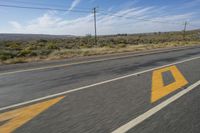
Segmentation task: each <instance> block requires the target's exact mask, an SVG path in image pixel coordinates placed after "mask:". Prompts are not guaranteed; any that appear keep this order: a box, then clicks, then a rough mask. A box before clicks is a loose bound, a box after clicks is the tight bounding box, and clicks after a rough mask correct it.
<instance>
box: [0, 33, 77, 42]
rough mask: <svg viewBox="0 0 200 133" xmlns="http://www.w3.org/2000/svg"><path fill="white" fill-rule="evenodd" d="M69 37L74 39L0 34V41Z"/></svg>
mask: <svg viewBox="0 0 200 133" xmlns="http://www.w3.org/2000/svg"><path fill="white" fill-rule="evenodd" d="M70 37H75V36H72V35H46V34H4V33H0V41H7V40H10V41H16V40H21V41H30V40H40V39H48V40H49V39H50V40H51V39H66V38H70Z"/></svg>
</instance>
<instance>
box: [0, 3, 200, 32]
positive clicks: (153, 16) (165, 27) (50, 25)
mask: <svg viewBox="0 0 200 133" xmlns="http://www.w3.org/2000/svg"><path fill="white" fill-rule="evenodd" d="M2 5H3V6H2ZM5 5H14V6H16V5H17V6H22V7H23V6H26V7H27V6H28V7H42V8H51V9H52V8H53V9H63V11H59V10H53V9H52V10H50V9H45V10H34V9H21V8H13V7H12V8H11V7H5ZM94 7H96V8H97V14H96V15H97V33H98V34H99V35H109V34H123V33H128V34H130V33H146V32H166V31H181V30H183V29H184V23H185V22H187V23H188V25H187V29H188V30H192V29H198V28H200V13H199V12H200V0H40V1H37V0H0V18H1V19H0V33H24V34H53V35H88V34H92V35H93V34H94V16H93V8H94ZM65 10H66V11H65ZM76 11H80V12H76Z"/></svg>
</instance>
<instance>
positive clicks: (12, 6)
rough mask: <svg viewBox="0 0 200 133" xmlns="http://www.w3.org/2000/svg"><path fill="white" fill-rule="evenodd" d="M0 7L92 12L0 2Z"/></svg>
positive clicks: (80, 11)
mask: <svg viewBox="0 0 200 133" xmlns="http://www.w3.org/2000/svg"><path fill="white" fill-rule="evenodd" d="M0 7H8V8H21V9H34V10H56V11H62V12H66V11H70V12H79V13H91V11H89V10H78V9H76V10H75V9H73V10H69V9H61V8H50V7H33V6H19V5H6V4H0Z"/></svg>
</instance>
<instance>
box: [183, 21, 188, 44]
mask: <svg viewBox="0 0 200 133" xmlns="http://www.w3.org/2000/svg"><path fill="white" fill-rule="evenodd" d="M187 24H188V23H187V21H185V24H184V30H183V39H184V40H185V36H186V29H187Z"/></svg>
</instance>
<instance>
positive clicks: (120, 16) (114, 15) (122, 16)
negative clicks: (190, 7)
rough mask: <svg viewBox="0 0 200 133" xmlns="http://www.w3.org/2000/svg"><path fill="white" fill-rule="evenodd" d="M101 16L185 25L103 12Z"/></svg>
mask: <svg viewBox="0 0 200 133" xmlns="http://www.w3.org/2000/svg"><path fill="white" fill-rule="evenodd" d="M99 12H100V13H101V14H104V15H109V16H113V17H119V18H126V19H134V20H141V21H151V22H155V23H161V24H175V25H184V24H183V23H175V22H166V21H158V20H152V19H143V18H138V17H127V16H125V15H116V13H112V14H111V13H105V12H103V11H102V12H101V11H99Z"/></svg>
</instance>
